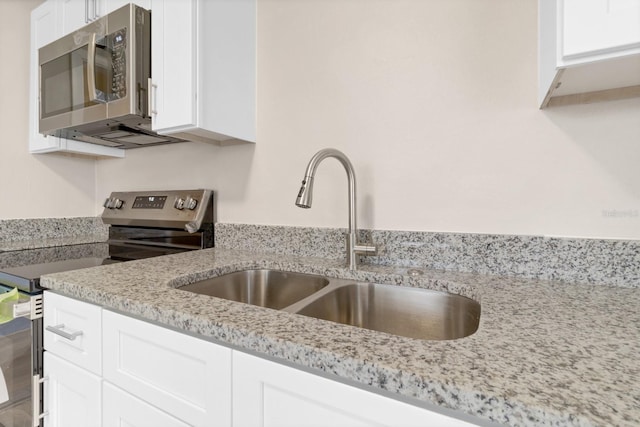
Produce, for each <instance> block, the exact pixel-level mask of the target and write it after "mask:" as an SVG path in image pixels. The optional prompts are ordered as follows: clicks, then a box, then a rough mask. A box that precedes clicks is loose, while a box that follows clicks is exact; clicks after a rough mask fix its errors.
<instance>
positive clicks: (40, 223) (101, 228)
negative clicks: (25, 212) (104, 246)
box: [0, 217, 108, 251]
mask: <svg viewBox="0 0 640 427" xmlns="http://www.w3.org/2000/svg"><path fill="white" fill-rule="evenodd" d="M107 236H108V227H107V226H105V225H104V224H103V223H102V219H100V218H97V217H74V218H33V219H7V220H0V251H15V250H21V249H31V248H44V247H53V246H62V245H76V244H82V243H94V242H105V241H106V240H107Z"/></svg>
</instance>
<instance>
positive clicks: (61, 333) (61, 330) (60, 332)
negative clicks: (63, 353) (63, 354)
mask: <svg viewBox="0 0 640 427" xmlns="http://www.w3.org/2000/svg"><path fill="white" fill-rule="evenodd" d="M45 329H46V330H47V331H49V332H53V333H54V334H56V335H59V336H61V337H62V338H66V339H68V340H69V341H75V339H76V338H78V337H79V336H81V335H82V331H75V332H71V333H69V332H66V331H64V323H61V324H59V325H55V326H47V327H46V328H45Z"/></svg>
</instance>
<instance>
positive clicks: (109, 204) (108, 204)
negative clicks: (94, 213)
mask: <svg viewBox="0 0 640 427" xmlns="http://www.w3.org/2000/svg"><path fill="white" fill-rule="evenodd" d="M111 200H112V199H111V198H107V199H106V200H105V201H104V203H103V204H102V206H104V207H105V208H107V209H111Z"/></svg>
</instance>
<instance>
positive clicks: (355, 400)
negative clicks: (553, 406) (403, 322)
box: [233, 351, 473, 427]
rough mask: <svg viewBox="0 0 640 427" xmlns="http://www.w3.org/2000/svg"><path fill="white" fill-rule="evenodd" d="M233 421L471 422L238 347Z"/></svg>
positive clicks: (285, 424) (454, 426)
mask: <svg viewBox="0 0 640 427" xmlns="http://www.w3.org/2000/svg"><path fill="white" fill-rule="evenodd" d="M233 423H234V427H311V426H313V427H324V426H353V427H356V426H389V427H395V426H407V427H408V426H421V427H424V426H438V427H471V426H473V424H470V423H467V422H465V421H460V420H458V419H455V418H451V417H448V416H445V415H442V414H439V413H436V412H432V411H428V410H426V409H423V408H418V407H416V406H412V405H409V404H406V403H403V402H399V401H397V400H394V399H390V398H386V397H383V396H380V395H378V394H375V393H371V392H368V391H364V390H361V389H358V388H355V387H351V386H348V385H345V384H342V383H338V382H335V381H331V380H329V379H326V378H323V377H320V376H317V375H313V374H310V373H308V372H304V371H300V370H298V369H294V368H290V367H288V366H284V365H280V364H278V363H274V362H270V361H267V360H265V359H261V358H258V357H254V356H250V355H248V354H245V353H241V352H238V351H234V352H233Z"/></svg>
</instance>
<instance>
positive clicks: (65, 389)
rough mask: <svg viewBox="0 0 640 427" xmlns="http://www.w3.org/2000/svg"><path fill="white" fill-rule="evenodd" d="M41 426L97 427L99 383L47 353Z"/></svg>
mask: <svg viewBox="0 0 640 427" xmlns="http://www.w3.org/2000/svg"><path fill="white" fill-rule="evenodd" d="M44 377H45V378H46V381H45V382H44V395H45V399H44V413H45V414H46V415H45V417H44V425H45V426H46V427H100V426H101V425H102V424H100V413H101V410H102V397H101V396H102V380H101V378H100V377H99V376H97V375H95V374H92V373H91V372H89V371H87V370H85V369H82V368H79V367H78V366H76V365H74V364H72V363H70V362H68V361H66V360H64V359H62V358H60V357H58V356H56V355H55V354H53V353H51V352H49V351H47V352H45V353H44Z"/></svg>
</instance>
